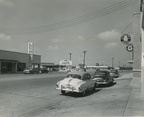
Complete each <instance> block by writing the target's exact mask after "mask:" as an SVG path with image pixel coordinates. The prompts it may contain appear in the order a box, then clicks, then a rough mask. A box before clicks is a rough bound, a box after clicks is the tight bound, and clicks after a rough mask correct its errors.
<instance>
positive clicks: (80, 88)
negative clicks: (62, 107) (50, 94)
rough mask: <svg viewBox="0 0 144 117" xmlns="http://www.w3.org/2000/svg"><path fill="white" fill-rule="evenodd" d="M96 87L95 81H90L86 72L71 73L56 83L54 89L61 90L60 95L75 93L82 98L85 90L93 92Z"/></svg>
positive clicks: (89, 76)
mask: <svg viewBox="0 0 144 117" xmlns="http://www.w3.org/2000/svg"><path fill="white" fill-rule="evenodd" d="M96 87H97V83H96V81H94V80H92V78H91V75H90V74H89V73H88V72H82V71H72V72H69V73H68V74H67V75H66V77H65V78H64V79H63V80H61V81H59V82H57V87H56V89H58V90H61V93H62V94H65V93H66V92H76V93H81V94H82V95H83V96H84V95H85V94H86V91H87V90H95V89H96Z"/></svg>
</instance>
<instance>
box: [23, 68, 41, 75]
mask: <svg viewBox="0 0 144 117" xmlns="http://www.w3.org/2000/svg"><path fill="white" fill-rule="evenodd" d="M23 73H24V74H34V73H35V74H38V73H39V69H38V68H27V69H25V70H24V71H23Z"/></svg>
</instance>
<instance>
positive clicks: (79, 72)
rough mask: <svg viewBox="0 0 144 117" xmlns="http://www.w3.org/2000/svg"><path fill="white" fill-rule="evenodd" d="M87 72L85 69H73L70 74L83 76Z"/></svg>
mask: <svg viewBox="0 0 144 117" xmlns="http://www.w3.org/2000/svg"><path fill="white" fill-rule="evenodd" d="M87 73H88V72H84V71H72V72H69V73H68V74H78V75H81V76H83V75H84V74H87ZM88 74H89V73H88Z"/></svg>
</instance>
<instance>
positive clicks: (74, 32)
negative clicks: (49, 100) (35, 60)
mask: <svg viewBox="0 0 144 117" xmlns="http://www.w3.org/2000/svg"><path fill="white" fill-rule="evenodd" d="M133 1H136V0H0V50H8V51H15V52H21V53H27V51H28V42H33V43H34V54H36V55H41V62H47V63H55V64H59V62H60V61H61V60H68V59H70V54H69V53H71V59H72V63H73V65H78V64H80V63H82V62H83V59H84V52H83V51H86V54H85V63H86V65H95V64H96V63H99V64H103V65H109V66H112V58H114V59H113V60H114V66H119V65H120V66H123V65H128V63H127V61H128V60H131V58H132V57H131V56H132V53H131V52H127V51H126V45H124V44H122V43H121V41H120V37H121V35H122V34H125V33H128V34H130V35H131V36H132V35H133V34H132V33H133V30H132V20H133V13H134V12H139V2H138V0H137V2H136V3H135V4H133V5H131V6H128V7H125V8H123V7H124V6H126V5H129V4H132V2H133ZM115 5H117V6H115ZM106 11H109V13H108V12H106Z"/></svg>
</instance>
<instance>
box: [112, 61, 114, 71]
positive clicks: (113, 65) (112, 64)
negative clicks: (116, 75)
mask: <svg viewBox="0 0 144 117" xmlns="http://www.w3.org/2000/svg"><path fill="white" fill-rule="evenodd" d="M113 67H114V58H112V69H113Z"/></svg>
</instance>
